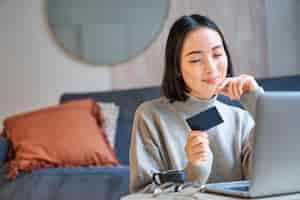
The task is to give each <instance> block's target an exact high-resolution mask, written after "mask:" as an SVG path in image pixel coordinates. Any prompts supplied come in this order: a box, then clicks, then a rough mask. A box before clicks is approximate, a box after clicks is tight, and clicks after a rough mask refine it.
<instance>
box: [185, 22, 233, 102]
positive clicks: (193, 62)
mask: <svg viewBox="0 0 300 200" xmlns="http://www.w3.org/2000/svg"><path fill="white" fill-rule="evenodd" d="M227 67H228V60H227V55H226V53H225V50H224V46H223V42H222V39H221V37H220V35H219V34H218V32H216V31H214V30H213V29H209V28H206V27H199V28H197V29H195V30H193V31H191V32H189V33H188V34H187V36H186V38H185V40H184V42H183V47H182V51H181V62H180V68H181V69H180V70H181V75H182V78H183V80H184V82H185V84H186V86H187V87H188V89H189V91H190V93H191V95H193V96H196V97H199V98H202V99H209V98H211V97H212V96H213V95H214V94H215V91H216V89H217V87H218V85H220V84H221V83H222V82H223V80H224V79H225V77H226V73H227Z"/></svg>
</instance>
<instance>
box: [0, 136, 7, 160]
mask: <svg viewBox="0 0 300 200" xmlns="http://www.w3.org/2000/svg"><path fill="white" fill-rule="evenodd" d="M8 149H9V143H8V141H7V140H6V139H5V138H4V137H2V136H0V166H1V165H3V164H4V162H5V161H6V159H7V155H8Z"/></svg>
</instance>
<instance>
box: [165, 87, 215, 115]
mask: <svg viewBox="0 0 300 200" xmlns="http://www.w3.org/2000/svg"><path fill="white" fill-rule="evenodd" d="M187 95H188V99H187V100H186V101H175V102H173V103H172V104H171V105H172V106H173V107H174V108H175V109H176V111H177V112H179V113H180V114H181V115H183V116H184V117H185V118H187V117H190V116H193V115H194V114H197V113H199V112H202V111H204V110H207V109H208V108H210V107H212V106H214V105H215V102H216V101H217V97H218V96H217V95H214V96H212V97H211V98H210V99H201V98H199V97H195V96H193V95H191V94H188V93H187Z"/></svg>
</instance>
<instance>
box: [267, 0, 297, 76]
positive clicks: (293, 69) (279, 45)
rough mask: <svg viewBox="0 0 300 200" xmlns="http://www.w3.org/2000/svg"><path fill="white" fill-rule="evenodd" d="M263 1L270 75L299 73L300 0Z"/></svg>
mask: <svg viewBox="0 0 300 200" xmlns="http://www.w3.org/2000/svg"><path fill="white" fill-rule="evenodd" d="M265 3H266V24H267V42H268V59H269V64H270V75H271V76H282V75H291V74H300V56H299V55H300V40H299V32H300V22H299V20H300V12H299V9H300V1H299V0H285V1H282V0H266V1H265Z"/></svg>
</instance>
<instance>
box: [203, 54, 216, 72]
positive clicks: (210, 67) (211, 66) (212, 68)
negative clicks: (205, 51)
mask: <svg viewBox="0 0 300 200" xmlns="http://www.w3.org/2000/svg"><path fill="white" fill-rule="evenodd" d="M216 71H217V66H216V63H215V62H214V60H213V59H212V58H210V57H208V58H207V62H206V64H205V72H206V73H208V74H214V73H215V72H216Z"/></svg>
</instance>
